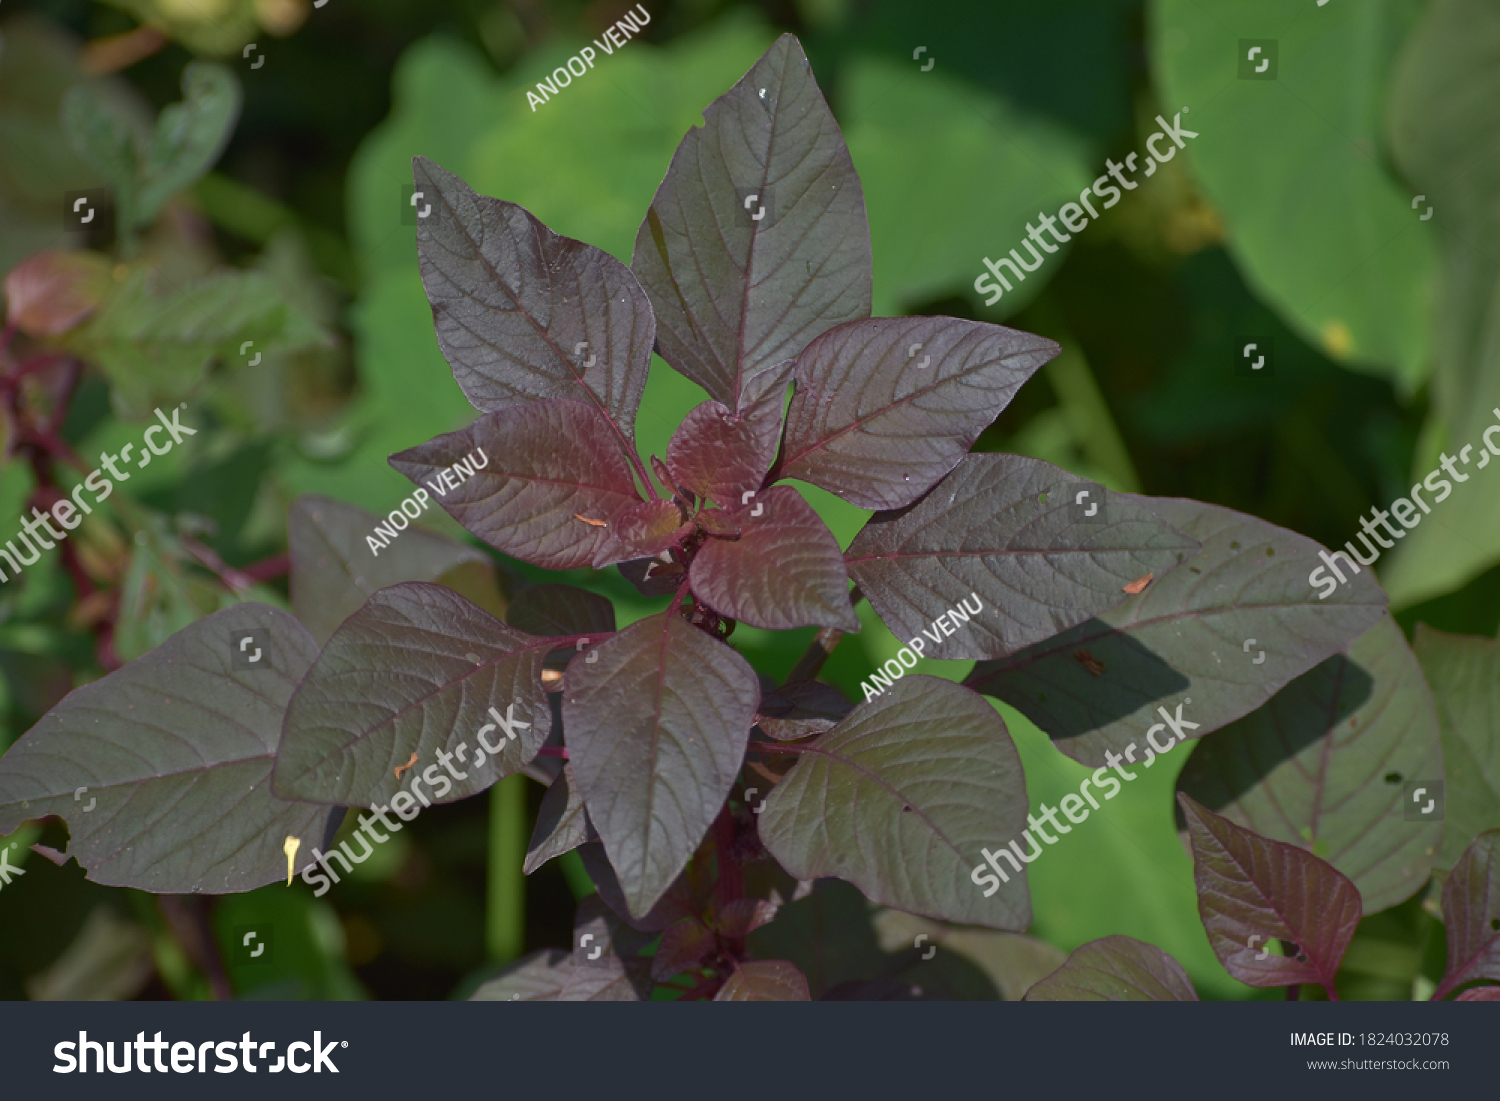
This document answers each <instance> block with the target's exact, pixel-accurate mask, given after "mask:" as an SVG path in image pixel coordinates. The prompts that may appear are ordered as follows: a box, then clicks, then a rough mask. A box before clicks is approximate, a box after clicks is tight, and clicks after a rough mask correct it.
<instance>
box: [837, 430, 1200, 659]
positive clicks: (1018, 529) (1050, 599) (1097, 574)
mask: <svg viewBox="0 0 1500 1101" xmlns="http://www.w3.org/2000/svg"><path fill="white" fill-rule="evenodd" d="M1086 489H1087V490H1090V491H1092V494H1093V496H1091V497H1084V498H1083V502H1082V504H1080V503H1079V501H1078V500H1075V498H1078V497H1079V495H1080V494H1082V493H1083V492H1084V491H1085V490H1086ZM1101 495H1102V496H1101ZM1096 502H1097V503H1096ZM1084 506H1090V507H1093V508H1095V510H1096V515H1087V509H1086V508H1085V507H1084ZM1170 523H1172V521H1169V520H1165V519H1164V518H1161V517H1158V515H1157V514H1156V513H1154V512H1153V511H1151V508H1150V506H1149V505H1148V504H1146V503H1145V502H1143V501H1135V500H1132V499H1131V498H1129V497H1124V496H1121V495H1119V494H1115V493H1109V492H1107V491H1105V490H1104V489H1103V488H1102V487H1100V486H1095V485H1091V484H1090V483H1086V482H1083V481H1081V480H1080V479H1078V478H1075V477H1074V476H1073V475H1071V474H1069V473H1068V472H1067V471H1065V470H1061V469H1059V468H1058V467H1055V466H1052V465H1051V464H1050V463H1044V462H1042V461H1040V460H1039V459H1027V458H1022V457H1020V456H1017V455H969V456H966V457H965V458H964V459H963V460H962V461H960V462H959V464H958V466H957V468H956V469H955V470H954V472H953V473H952V474H950V475H949V476H948V477H947V478H946V479H944V480H943V481H942V482H940V483H938V485H937V486H936V487H935V488H933V489H932V491H931V492H929V493H928V494H927V496H926V497H924V498H923V499H922V500H920V501H918V502H917V503H916V504H914V505H912V506H910V507H908V508H906V509H904V510H901V511H896V512H882V513H877V514H876V515H875V516H874V517H872V518H871V520H870V522H869V524H867V525H866V526H865V528H864V530H862V531H861V532H860V533H859V535H857V536H855V538H854V541H853V542H852V543H850V544H849V551H848V553H847V554H846V555H845V556H844V558H845V561H846V562H847V563H848V566H849V576H850V577H852V578H853V579H854V581H855V582H856V583H857V584H858V585H859V587H860V589H861V591H862V592H864V594H865V595H866V596H867V597H869V599H870V603H871V604H872V605H873V606H874V608H875V610H876V611H877V612H879V613H880V618H881V620H882V621H884V623H885V624H886V626H887V627H889V628H890V629H891V631H892V632H893V633H894V634H895V635H896V636H897V637H898V638H901V639H909V640H913V642H914V644H911V643H909V645H912V649H913V650H918V649H919V648H920V649H921V651H922V656H924V657H939V658H945V659H951V660H957V659H961V658H996V657H1003V656H1004V655H1006V654H1013V653H1015V652H1016V651H1017V650H1020V649H1022V648H1023V647H1025V646H1029V645H1031V644H1032V643H1036V642H1040V641H1041V640H1042V639H1049V638H1052V637H1053V636H1054V635H1056V634H1057V633H1058V632H1059V631H1064V630H1067V629H1068V628H1070V627H1075V626H1077V625H1078V624H1081V623H1083V622H1084V621H1085V620H1087V619H1088V618H1089V617H1090V616H1093V615H1098V614H1100V613H1103V612H1107V611H1108V610H1109V609H1111V608H1114V607H1116V606H1117V605H1119V604H1120V603H1121V602H1123V601H1126V600H1128V599H1129V594H1128V593H1127V591H1126V589H1125V586H1127V585H1131V584H1133V583H1138V582H1140V581H1141V579H1142V578H1147V579H1148V580H1147V582H1146V583H1147V585H1148V589H1147V595H1149V594H1150V592H1151V591H1154V589H1156V588H1160V587H1161V585H1163V584H1164V583H1165V581H1164V580H1151V579H1155V578H1160V577H1162V575H1164V574H1167V573H1168V572H1169V571H1170V570H1172V568H1173V567H1174V566H1176V565H1177V563H1179V562H1181V561H1183V560H1184V559H1185V558H1187V557H1188V556H1190V555H1192V554H1193V553H1194V552H1196V551H1197V549H1198V543H1197V540H1196V539H1193V538H1191V537H1189V536H1185V535H1183V533H1182V532H1180V531H1176V530H1174V529H1173V528H1172V527H1171V526H1169V524H1170ZM967 601H972V602H974V603H977V604H978V605H979V607H977V608H970V607H969V606H968V604H967V603H965V602H967ZM956 607H961V608H962V609H963V611H967V612H968V613H970V618H968V622H967V623H964V622H962V619H964V618H965V617H963V616H962V615H961V614H960V615H956V616H953V620H954V622H953V624H952V627H953V628H954V629H951V630H950V629H949V616H950V615H952V612H951V610H952V609H954V608H956ZM939 621H941V625H939ZM924 633H925V639H924Z"/></svg>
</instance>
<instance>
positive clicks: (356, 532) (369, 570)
mask: <svg viewBox="0 0 1500 1101" xmlns="http://www.w3.org/2000/svg"><path fill="white" fill-rule="evenodd" d="M392 511H395V510H392ZM377 524H385V525H386V526H387V529H389V527H390V526H391V525H390V524H389V517H388V516H377V515H375V514H374V513H373V512H366V511H365V510H364V509H362V508H356V507H355V506H354V505H346V504H344V503H343V502H342V501H335V500H333V499H332V498H329V497H320V496H318V495H316V494H311V493H309V494H304V495H303V496H301V497H299V498H298V499H297V500H296V501H295V502H294V503H293V504H292V507H291V509H290V511H289V512H288V513H287V542H288V544H289V545H290V555H291V559H292V571H291V590H292V611H293V612H294V613H296V616H297V618H298V619H300V620H301V621H302V625H303V626H304V627H306V628H307V629H308V631H310V632H311V633H312V636H313V638H315V639H317V640H318V643H319V644H320V645H321V644H323V643H326V642H327V641H328V639H329V638H330V637H331V636H332V635H333V632H334V631H335V630H337V629H338V626H339V624H340V623H342V622H344V620H346V619H348V618H349V617H350V616H351V615H353V614H354V613H355V612H357V611H359V609H360V608H361V607H363V606H364V604H365V602H366V601H367V600H369V599H370V597H372V596H374V595H375V594H376V593H377V592H379V591H380V590H381V589H384V588H387V587H389V586H391V585H398V584H400V583H401V582H403V581H432V582H435V583H437V584H440V585H443V586H445V587H446V588H449V589H452V590H453V591H454V592H456V593H458V594H459V595H460V596H463V597H465V598H466V599H468V600H470V601H472V602H473V603H475V604H477V605H478V606H479V607H481V608H483V609H484V610H485V611H487V612H489V613H490V614H491V615H495V616H499V615H502V614H504V613H505V612H506V605H507V596H508V593H509V590H510V587H511V583H512V582H511V578H510V577H509V576H508V575H502V574H501V573H499V571H498V570H497V569H496V568H495V566H494V564H493V562H492V561H491V560H490V557H489V555H487V554H485V553H484V552H483V551H480V550H476V549H475V548H473V547H468V546H465V545H464V544H463V543H460V542H458V541H457V540H455V539H449V538H448V537H447V536H445V535H438V534H437V533H436V532H430V531H423V530H422V529H421V528H415V527H413V528H409V529H407V530H405V531H402V532H401V533H400V538H398V539H396V540H395V541H394V542H392V543H390V544H389V545H388V546H386V547H383V548H381V549H379V550H374V549H372V548H371V546H370V544H369V543H368V542H367V541H366V540H367V539H369V538H370V537H371V533H372V532H373V531H374V530H375V526H376V525H377ZM375 541H376V543H382V542H385V539H384V537H383V536H381V537H377V538H376V540H375ZM521 629H522V630H525V628H524V627H523V628H521ZM529 633H531V634H540V633H541V632H537V631H532V632H529Z"/></svg>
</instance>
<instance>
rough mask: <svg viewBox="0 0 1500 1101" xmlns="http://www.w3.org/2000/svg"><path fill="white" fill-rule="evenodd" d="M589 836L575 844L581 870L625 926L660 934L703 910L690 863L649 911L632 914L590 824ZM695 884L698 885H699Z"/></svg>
mask: <svg viewBox="0 0 1500 1101" xmlns="http://www.w3.org/2000/svg"><path fill="white" fill-rule="evenodd" d="M589 837H590V840H589V841H588V843H587V844H583V845H580V846H579V847H578V857H579V859H580V860H582V861H583V870H584V871H586V872H588V874H589V879H591V880H593V883H594V886H595V887H596V888H598V891H599V897H600V898H601V899H603V900H604V904H605V905H606V906H608V907H609V908H610V909H611V910H613V911H614V913H615V915H616V916H617V917H618V918H619V919H620V920H621V921H623V922H625V923H626V924H627V925H629V926H631V927H632V928H635V929H641V930H644V931H647V932H652V933H659V932H661V931H662V930H663V929H669V928H671V927H672V926H673V925H675V924H676V923H677V922H679V921H681V920H682V919H683V918H686V917H691V916H692V915H693V914H696V913H697V912H698V911H699V910H700V909H702V906H703V904H704V902H705V901H706V899H705V898H703V897H702V894H703V892H702V891H695V890H694V887H695V878H694V877H693V876H692V875H691V874H690V873H691V872H692V865H691V864H690V865H689V867H688V871H686V872H684V873H683V874H682V875H679V876H678V877H677V878H676V879H674V880H673V881H672V885H671V886H670V887H668V888H667V890H666V892H665V893H664V894H663V895H662V896H661V898H659V899H657V900H656V903H655V905H653V906H652V907H651V909H650V910H648V911H647V912H646V913H645V914H643V915H642V916H640V917H635V916H633V915H632V914H631V913H630V907H629V905H627V903H626V902H625V889H624V888H623V887H621V886H620V877H619V876H617V875H616V874H615V870H614V868H613V867H612V866H611V865H610V862H609V857H608V856H606V855H605V853H604V845H603V844H602V843H600V842H599V840H598V834H597V833H596V832H595V831H594V828H593V826H592V825H590V826H589ZM700 851H701V850H700ZM698 885H699V886H701V884H698Z"/></svg>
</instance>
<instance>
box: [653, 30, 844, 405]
mask: <svg viewBox="0 0 1500 1101" xmlns="http://www.w3.org/2000/svg"><path fill="white" fill-rule="evenodd" d="M630 266H631V270H632V271H634V272H635V275H636V277H637V278H638V279H639V280H640V281H641V285H642V286H643V287H645V289H646V293H647V294H648V295H649V296H650V298H651V304H652V306H653V307H655V310H656V322H657V334H656V337H657V345H658V348H659V350H660V353H661V356H662V358H663V359H665V360H666V361H667V362H668V363H669V364H671V365H672V366H673V367H675V368H676V369H677V370H679V371H681V372H682V373H683V374H684V375H686V376H687V377H688V378H690V379H692V380H693V381H694V382H696V383H697V384H698V385H699V386H702V387H703V388H704V389H705V390H707V391H708V394H709V396H710V397H712V398H714V399H716V400H717V401H720V402H723V403H724V404H725V405H727V406H728V407H729V408H730V409H739V408H740V407H741V395H742V393H743V392H744V387H745V384H746V381H747V380H748V379H749V378H750V376H752V375H754V374H755V373H756V372H757V371H759V370H760V369H761V368H764V367H768V366H770V365H771V364H773V363H779V362H781V361H782V360H786V359H792V358H794V357H795V356H796V355H797V354H798V353H799V352H801V351H802V349H803V348H805V347H806V346H807V343H808V341H810V340H812V339H813V338H814V337H816V336H817V335H818V334H820V333H822V332H824V331H825V330H827V329H830V328H832V327H833V326H834V325H837V324H839V323H841V322H844V321H853V320H855V319H856V318H861V317H868V316H869V315H870V291H871V270H872V269H871V258H870V226H869V222H868V221H867V220H866V218H865V200H864V193H863V191H862V190H861V188H860V184H859V176H858V175H857V174H856V173H855V171H854V164H853V162H851V161H850V159H849V150H848V148H847V147H846V146H845V145H844V137H843V135H842V134H841V133H840V132H839V127H838V123H837V122H835V121H834V118H833V114H832V112H830V111H829V110H828V104H827V103H826V102H824V100H823V94H822V93H821V92H820V91H819V90H818V85H817V82H816V81H815V80H814V79H813V74H812V68H811V67H810V66H809V65H808V62H807V57H806V55H804V54H803V52H802V47H801V46H800V45H799V44H798V42H797V40H796V39H795V38H794V37H792V36H791V35H789V34H788V35H782V36H781V38H779V39H778V40H777V41H776V43H775V45H773V46H772V47H771V48H770V49H769V50H767V51H766V53H765V56H764V57H762V58H761V59H760V60H759V61H757V62H756V63H755V66H754V67H753V68H752V69H751V70H750V71H749V72H748V73H746V74H745V76H744V78H743V79H741V80H740V82H739V83H738V84H736V85H735V86H734V87H733V88H731V89H730V90H729V91H728V92H726V93H725V94H724V95H722V96H720V97H719V98H718V99H717V100H715V101H714V102H713V103H712V104H711V105H709V107H708V109H707V110H706V111H704V112H703V126H702V127H694V128H693V129H691V130H689V131H688V132H687V135H686V136H685V137H684V138H683V139H682V144H681V145H679V146H678V147H677V152H676V153H675V154H674V155H673V157H672V165H671V167H670V168H669V169H668V170H667V175H666V178H665V179H664V180H662V183H661V187H659V188H658V189H657V191H656V196H655V198H654V199H652V201H651V209H650V210H649V211H648V212H647V214H646V220H645V221H644V222H643V223H642V224H641V228H640V231H639V232H638V233H637V234H636V239H635V251H634V253H633V255H632V258H631V263H630Z"/></svg>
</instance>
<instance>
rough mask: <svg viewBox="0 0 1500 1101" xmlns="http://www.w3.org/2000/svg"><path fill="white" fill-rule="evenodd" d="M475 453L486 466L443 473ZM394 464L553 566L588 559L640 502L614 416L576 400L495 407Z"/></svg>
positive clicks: (465, 515) (477, 525)
mask: <svg viewBox="0 0 1500 1101" xmlns="http://www.w3.org/2000/svg"><path fill="white" fill-rule="evenodd" d="M474 452H482V453H483V455H484V456H485V460H486V461H485V464H484V465H483V466H482V467H479V468H478V469H475V470H474V472H473V473H472V474H471V475H470V476H469V477H466V478H464V479H463V480H462V481H459V482H457V484H456V485H455V484H454V483H453V480H452V479H451V478H450V479H449V480H447V481H444V480H442V479H441V477H440V472H441V471H443V470H444V469H445V468H448V467H451V466H452V464H454V463H455V462H459V461H460V460H465V459H466V457H467V456H470V455H472V454H473V453H474ZM390 463H391V465H392V466H393V467H395V468H396V469H397V470H399V471H400V472H401V473H402V474H405V475H406V476H407V477H408V478H410V479H411V480H412V481H413V482H416V483H417V484H419V485H423V486H425V487H427V488H429V489H430V490H431V491H432V499H433V500H434V501H436V502H437V503H438V504H440V505H442V506H443V509H444V511H446V512H447V513H448V515H450V516H452V517H453V518H454V519H455V520H457V521H458V522H459V523H460V524H462V525H463V526H464V527H466V528H468V529H469V530H470V531H472V532H473V533H474V534H475V535H477V536H479V538H481V539H483V540H484V541H485V542H486V543H488V544H489V545H490V546H492V547H494V548H495V549H496V550H498V551H501V552H502V553H504V554H508V555H510V556H512V557H513V558H520V559H522V560H523V561H526V562H530V563H531V564H532V565H534V566H541V567H542V568H543V569H549V570H571V569H577V568H578V567H579V566H587V565H588V564H589V563H590V562H592V561H593V558H594V555H595V554H597V553H598V551H599V548H600V547H602V546H603V545H604V543H605V541H606V540H607V539H608V537H609V536H608V532H607V530H606V529H607V528H608V527H609V525H610V524H611V523H614V522H615V520H616V519H617V518H618V517H620V516H622V515H623V514H624V513H625V512H626V510H627V509H629V508H631V507H632V506H633V505H636V504H638V503H639V502H640V497H639V495H638V494H637V492H636V488H635V482H634V481H633V480H632V478H631V475H630V466H629V465H628V463H627V462H626V459H625V454H624V452H622V451H621V450H620V449H619V448H618V447H616V446H615V440H614V438H613V434H612V432H611V431H610V427H609V422H608V421H607V420H605V418H604V416H603V415H602V414H601V413H599V412H598V411H596V410H594V409H590V408H589V407H588V406H586V405H583V404H581V403H580V402H576V401H548V402H541V403H537V404H532V405H518V406H513V407H511V408H509V409H502V410H500V411H499V412H496V413H488V414H486V415H485V416H482V417H480V418H479V419H478V420H476V421H475V422H474V423H473V424H471V425H469V427H468V428H465V429H464V430H463V431H461V432H449V433H447V434H446V435H442V436H438V437H435V438H434V439H431V440H428V441H427V442H426V443H424V444H422V445H420V446H418V447H413V448H411V449H409V450H407V451H402V452H401V453H400V454H397V455H392V456H391V458H390Z"/></svg>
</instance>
